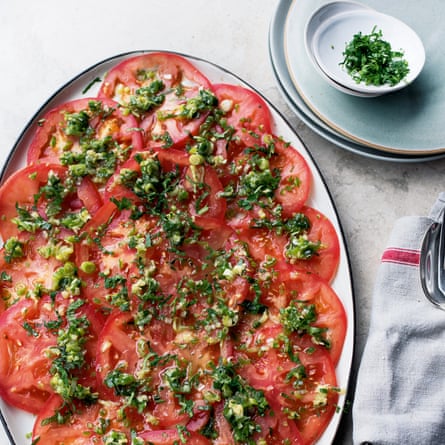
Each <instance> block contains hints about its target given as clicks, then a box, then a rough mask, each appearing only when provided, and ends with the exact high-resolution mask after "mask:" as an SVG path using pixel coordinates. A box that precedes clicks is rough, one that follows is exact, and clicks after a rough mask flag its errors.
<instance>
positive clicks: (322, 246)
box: [238, 206, 340, 282]
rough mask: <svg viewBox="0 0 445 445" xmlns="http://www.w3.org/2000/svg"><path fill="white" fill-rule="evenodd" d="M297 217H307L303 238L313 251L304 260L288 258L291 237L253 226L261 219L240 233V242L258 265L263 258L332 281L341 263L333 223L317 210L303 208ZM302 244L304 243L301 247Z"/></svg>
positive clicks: (281, 266) (273, 230) (240, 230)
mask: <svg viewBox="0 0 445 445" xmlns="http://www.w3.org/2000/svg"><path fill="white" fill-rule="evenodd" d="M298 213H299V214H301V215H303V216H305V217H307V220H308V221H309V229H308V230H307V231H304V233H303V234H302V236H303V237H304V240H307V241H308V242H309V243H312V245H314V246H316V247H315V251H314V252H312V253H311V254H309V255H308V257H307V258H305V257H298V256H292V255H289V254H288V252H287V249H288V248H289V249H291V248H292V246H291V245H290V240H291V235H289V233H286V232H285V231H283V232H284V233H277V230H276V229H269V228H262V227H257V226H255V225H256V224H258V221H260V222H261V220H260V219H255V220H254V221H250V225H251V226H250V227H249V228H244V229H239V230H238V234H239V238H240V239H241V240H242V241H244V242H246V243H247V245H248V246H249V252H250V253H251V255H252V257H253V258H254V259H255V260H257V261H258V262H263V261H264V260H265V258H267V257H269V258H274V259H275V260H277V261H278V263H279V264H278V266H277V268H284V269H287V268H289V267H291V268H292V267H295V268H297V269H304V270H306V271H308V272H311V273H313V274H317V275H318V276H319V277H321V278H323V279H324V280H326V281H327V282H331V281H332V279H333V278H334V276H335V274H336V271H337V268H338V264H339V262H340V243H339V239H338V235H337V232H336V230H335V228H334V226H333V224H332V222H331V221H330V220H329V219H328V218H327V217H326V216H325V215H323V214H322V213H321V212H319V211H318V210H316V209H314V208H312V207H308V206H305V207H303V208H302V209H301V211H300V212H298ZM304 242H305V241H303V243H304Z"/></svg>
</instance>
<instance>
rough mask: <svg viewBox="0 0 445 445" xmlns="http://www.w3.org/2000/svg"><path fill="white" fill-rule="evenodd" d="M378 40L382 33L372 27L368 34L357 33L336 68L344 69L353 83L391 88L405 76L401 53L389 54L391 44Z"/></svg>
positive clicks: (407, 70)
mask: <svg viewBox="0 0 445 445" xmlns="http://www.w3.org/2000/svg"><path fill="white" fill-rule="evenodd" d="M382 36H383V33H382V31H381V30H379V31H377V30H376V27H374V28H373V29H372V31H371V33H370V34H362V32H361V31H360V32H358V33H357V34H355V35H354V37H353V39H352V40H351V41H350V42H349V43H347V45H346V48H345V50H344V52H343V56H344V59H343V61H342V62H341V63H340V65H342V66H344V67H345V68H346V70H347V72H348V74H350V75H351V77H352V78H353V79H354V81H355V82H356V83H360V82H363V83H365V84H366V85H376V86H380V85H385V84H389V85H391V86H394V85H397V84H398V83H399V82H400V81H401V80H403V79H404V78H405V77H406V76H407V74H408V73H409V66H408V62H407V61H406V60H405V59H404V58H403V56H404V52H403V51H402V50H400V51H393V49H392V48H391V44H390V43H389V42H387V41H385V40H383V38H382Z"/></svg>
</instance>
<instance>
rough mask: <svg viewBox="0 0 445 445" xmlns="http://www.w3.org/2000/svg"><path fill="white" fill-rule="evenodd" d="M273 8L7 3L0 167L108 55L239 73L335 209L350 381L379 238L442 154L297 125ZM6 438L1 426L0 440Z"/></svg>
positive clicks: (423, 208) (406, 210) (341, 435)
mask: <svg viewBox="0 0 445 445" xmlns="http://www.w3.org/2000/svg"><path fill="white" fill-rule="evenodd" d="M3 2H4V0H0V5H1V4H2V3H3ZM277 5H278V0H242V1H240V0H213V1H211V2H210V1H208V0H188V1H174V0H126V1H125V2H121V1H116V0H107V1H106V2H105V1H99V0H96V1H92V2H88V3H87V2H80V1H79V2H61V1H59V0H41V1H39V2H33V1H25V0H22V1H17V2H8V5H7V8H6V7H4V8H2V12H1V13H0V48H1V57H2V67H3V68H2V70H1V71H0V97H1V98H2V100H1V106H0V135H1V142H0V144H1V148H0V163H1V164H3V163H4V161H5V159H6V157H7V154H8V152H9V150H10V149H11V147H12V146H13V144H14V142H15V140H16V138H17V136H18V135H19V133H20V132H21V130H22V129H23V127H24V126H25V125H26V123H27V122H28V121H29V119H31V117H32V116H33V114H34V113H35V112H36V110H37V109H38V108H39V106H40V105H41V104H42V103H43V102H44V101H45V100H46V99H47V98H48V97H49V96H50V95H52V94H53V93H54V92H55V91H56V90H57V89H58V88H59V87H61V86H62V85H63V84H64V83H65V82H66V81H67V80H69V79H71V78H72V77H74V76H75V75H76V74H78V73H79V72H81V71H83V70H84V69H86V68H88V67H90V66H91V65H93V64H95V63H96V62H98V61H100V60H103V59H106V58H108V57H110V56H113V55H115V54H120V53H123V52H126V51H132V50H141V49H163V50H172V51H179V52H182V53H186V54H190V55H194V56H197V57H200V58H204V59H206V60H209V61H211V62H214V63H216V64H218V65H220V66H223V67H225V68H226V69H228V70H230V71H232V72H233V73H235V74H237V75H238V76H240V77H241V78H243V79H244V80H246V81H248V82H249V83H250V84H252V85H254V86H255V87H256V88H257V89H258V90H259V91H260V92H261V93H262V94H263V95H264V96H265V97H267V98H268V99H269V100H270V101H271V102H272V103H273V104H274V105H275V106H276V107H277V108H278V109H279V110H280V111H281V112H282V113H283V114H284V115H285V117H286V118H287V119H288V121H289V123H290V124H291V125H292V127H293V128H294V129H295V131H296V132H297V133H298V135H299V136H300V138H301V139H302V140H303V142H304V144H305V145H306V147H307V149H308V151H309V152H310V153H311V154H312V156H313V158H314V160H315V162H316V163H317V165H318V167H319V169H320V171H321V173H322V175H323V176H324V179H325V181H326V184H327V186H328V188H329V190H330V192H331V194H332V197H333V200H334V203H335V205H336V207H337V210H338V213H339V215H340V220H341V224H342V226H343V230H344V234H345V239H346V242H347V246H348V250H349V256H350V260H351V267H352V275H353V282H354V293H355V302H356V320H357V323H356V325H357V333H356V355H355V361H354V366H353V374H352V381H353V382H354V376H355V372H356V370H357V368H358V365H359V360H360V356H361V352H362V350H363V346H364V343H365V340H366V336H367V330H368V326H369V313H370V308H371V297H372V290H373V286H374V280H375V276H376V272H377V269H378V266H379V262H380V257H381V254H382V251H383V249H384V246H385V243H386V240H387V238H388V236H389V233H390V231H391V229H392V227H393V225H394V222H395V220H396V219H397V218H399V217H401V216H405V215H417V214H427V213H428V212H429V209H430V206H431V205H432V204H433V202H434V200H435V198H436V196H437V195H438V193H439V192H440V191H442V189H443V171H444V169H445V160H440V161H433V162H428V163H409V164H407V163H395V162H383V161H378V160H373V159H369V158H365V157H362V156H359V155H357V154H354V153H350V152H348V151H346V150H344V149H341V148H338V147H336V146H334V145H333V144H331V143H330V142H327V141H325V140H324V139H322V138H321V137H320V136H318V135H317V134H315V133H314V132H313V131H312V130H311V129H310V128H308V127H307V126H306V125H305V124H304V123H303V122H301V121H300V120H299V119H298V118H297V117H296V116H295V115H294V114H293V113H292V111H291V110H290V109H289V108H288V107H287V106H286V103H285V101H284V100H283V98H282V97H281V94H280V92H279V90H278V88H277V86H276V84H275V80H274V76H273V72H272V66H271V62H270V59H269V52H268V31H269V24H270V21H271V19H272V17H273V14H274V12H275V8H276V6H277ZM3 6H6V5H3ZM352 395H353V394H352V393H351V396H352ZM0 430H1V427H0ZM351 434H352V419H351V413H349V414H348V413H346V414H345V415H344V417H343V421H342V424H341V426H340V429H339V432H338V436H337V438H336V440H335V443H338V444H349V443H352V439H351ZM7 442H8V441H7V439H6V437H4V435H3V432H1V431H0V443H2V444H3V443H4V444H6V443H7Z"/></svg>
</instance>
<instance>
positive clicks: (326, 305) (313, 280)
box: [262, 269, 347, 364]
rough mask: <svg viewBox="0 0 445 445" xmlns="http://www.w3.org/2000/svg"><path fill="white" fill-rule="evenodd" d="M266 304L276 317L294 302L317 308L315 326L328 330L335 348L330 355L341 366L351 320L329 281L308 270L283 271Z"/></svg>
mask: <svg viewBox="0 0 445 445" xmlns="http://www.w3.org/2000/svg"><path fill="white" fill-rule="evenodd" d="M262 301H263V302H264V304H266V305H267V306H268V307H269V310H270V312H271V313H272V314H274V316H275V317H278V316H279V312H280V309H284V308H286V307H287V306H289V305H290V304H291V303H292V302H293V301H302V302H304V303H307V304H314V305H315V311H316V314H317V320H316V322H314V326H317V327H320V328H327V331H326V338H327V340H329V342H330V345H331V346H330V349H329V355H330V356H331V359H332V361H333V363H334V364H337V362H338V360H339V358H340V354H341V351H342V348H343V343H344V339H345V334H346V327H347V318H346V313H345V310H344V307H343V304H342V303H341V301H340V299H339V297H338V296H337V294H336V293H335V292H334V290H333V289H332V287H331V286H330V285H329V284H328V283H327V282H326V281H324V280H322V279H321V278H319V277H318V276H317V275H314V274H311V273H308V272H306V271H304V270H300V271H298V270H292V269H287V270H280V271H279V273H278V277H277V278H275V279H274V280H273V281H272V283H271V284H270V286H268V287H266V288H265V290H264V294H263V297H262Z"/></svg>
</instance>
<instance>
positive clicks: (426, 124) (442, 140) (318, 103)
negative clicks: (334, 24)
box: [283, 0, 445, 156]
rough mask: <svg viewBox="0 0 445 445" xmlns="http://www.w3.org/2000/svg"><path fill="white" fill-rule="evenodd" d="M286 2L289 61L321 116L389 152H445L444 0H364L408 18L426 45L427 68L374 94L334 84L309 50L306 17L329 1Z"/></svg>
mask: <svg viewBox="0 0 445 445" xmlns="http://www.w3.org/2000/svg"><path fill="white" fill-rule="evenodd" d="M284 3H286V4H289V7H288V9H287V14H286V18H285V21H284V27H283V33H284V37H283V45H284V54H285V63H286V65H287V69H288V71H289V74H290V77H291V79H292V82H293V85H294V87H295V89H296V91H297V92H298V94H299V95H300V97H301V98H302V100H303V101H304V103H305V104H306V106H307V107H308V108H309V109H310V110H311V112H312V113H314V115H316V116H317V118H318V119H320V122H323V123H324V124H325V125H327V126H328V127H329V128H332V129H333V130H334V131H335V132H337V133H338V134H341V135H343V136H345V137H346V138H348V139H349V140H351V141H354V142H356V143H358V144H361V145H363V146H366V147H370V148H373V149H377V150H382V151H385V152H391V153H394V154H396V153H397V154H403V155H414V156H424V155H429V154H439V153H443V152H445V126H444V125H443V121H444V116H445V82H444V75H443V73H444V72H445V45H444V44H443V42H444V38H445V27H444V26H443V22H442V20H443V19H442V18H443V17H444V16H445V2H443V1H441V0H426V1H425V2H419V1H418V0H405V1H404V2H387V1H386V0H367V1H363V2H362V3H363V4H366V5H367V6H370V7H372V8H374V9H376V10H378V11H381V12H384V13H387V14H391V15H393V16H395V17H397V18H399V19H401V20H402V21H404V22H405V23H407V24H408V25H409V26H411V27H412V28H413V29H414V30H415V31H416V32H417V34H418V35H419V36H420V38H421V39H422V41H423V44H424V46H425V50H426V62H425V66H424V69H423V71H422V73H421V74H420V76H419V77H418V78H417V79H416V80H415V81H414V82H413V83H412V84H411V85H410V86H408V87H406V88H404V89H403V90H400V91H398V92H395V93H391V94H389V95H385V96H381V97H376V98H361V97H354V96H349V95H346V94H344V93H342V92H340V91H337V90H335V89H334V88H333V87H332V86H330V85H329V84H328V83H326V82H325V81H324V80H323V79H322V78H321V76H320V75H319V74H318V73H317V72H316V70H315V68H314V67H313V65H312V64H311V62H310V60H309V57H308V55H307V54H306V50H305V47H304V36H303V33H304V27H305V25H306V22H307V20H308V19H309V17H310V15H311V14H312V12H313V11H315V9H317V8H319V7H320V6H321V5H323V4H325V3H328V1H326V0H293V1H292V2H290V1H286V2H284ZM357 31H359V30H357ZM345 43H346V42H345Z"/></svg>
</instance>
